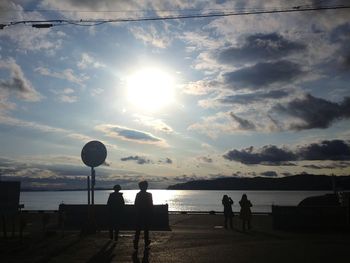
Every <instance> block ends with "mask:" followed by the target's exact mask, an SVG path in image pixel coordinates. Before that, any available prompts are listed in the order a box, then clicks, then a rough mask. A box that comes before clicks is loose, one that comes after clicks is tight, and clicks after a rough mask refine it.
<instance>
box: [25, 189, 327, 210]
mask: <svg viewBox="0 0 350 263" xmlns="http://www.w3.org/2000/svg"><path fill="white" fill-rule="evenodd" d="M110 192H112V191H109V190H103V191H102V190H101V191H95V204H105V203H106V202H107V199H108V195H109V193H110ZM121 192H122V193H123V196H124V200H125V203H126V204H133V202H134V200H135V196H136V193H137V192H138V190H123V191H121ZM150 192H151V193H152V194H153V202H154V204H168V205H169V211H210V210H214V211H222V210H223V207H222V204H221V199H222V196H223V195H224V194H227V195H229V196H230V197H231V198H232V200H233V201H234V205H233V210H234V211H239V205H238V201H239V200H240V198H241V196H242V194H243V193H246V194H247V195H248V198H249V199H250V200H251V201H252V203H253V208H252V209H253V211H255V212H270V211H271V205H273V204H274V205H297V204H298V203H299V202H300V201H301V200H302V199H304V198H305V197H308V196H315V195H321V194H324V193H328V192H326V191H193V190H150ZM61 203H65V204H86V203H87V193H86V192H85V191H52V192H49V191H48V192H21V204H24V208H25V209H26V210H57V209H58V205H59V204H61Z"/></svg>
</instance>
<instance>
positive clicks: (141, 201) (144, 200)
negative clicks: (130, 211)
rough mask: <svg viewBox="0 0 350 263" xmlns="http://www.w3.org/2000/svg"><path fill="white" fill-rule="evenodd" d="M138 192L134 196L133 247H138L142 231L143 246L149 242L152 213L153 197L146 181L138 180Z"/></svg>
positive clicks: (146, 245)
mask: <svg viewBox="0 0 350 263" xmlns="http://www.w3.org/2000/svg"><path fill="white" fill-rule="evenodd" d="M139 188H140V190H141V191H140V192H138V193H137V195H136V198H135V210H136V232H135V238H134V248H135V249H138V246H139V239H140V232H141V230H143V231H144V240H145V248H148V247H149V245H150V244H151V240H150V239H149V226H150V223H151V218H152V213H153V199H152V194H151V193H148V192H147V188H148V182H147V181H142V182H139Z"/></svg>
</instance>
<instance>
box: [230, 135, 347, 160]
mask: <svg viewBox="0 0 350 263" xmlns="http://www.w3.org/2000/svg"><path fill="white" fill-rule="evenodd" d="M223 157H224V158H225V159H227V160H230V161H237V162H241V163H244V164H265V165H270V164H281V163H282V164H283V162H290V161H315V160H333V161H343V160H350V145H349V143H348V142H345V141H342V140H332V141H322V142H319V143H311V144H308V145H303V146H299V147H297V148H296V149H295V150H292V149H288V148H286V147H284V148H278V147H277V146H275V145H267V146H264V147H262V148H260V149H255V148H254V147H249V148H246V149H242V150H236V149H234V150H231V151H229V152H227V153H226V154H225V155H224V156H223Z"/></svg>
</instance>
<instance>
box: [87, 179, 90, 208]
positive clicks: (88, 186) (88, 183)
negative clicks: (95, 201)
mask: <svg viewBox="0 0 350 263" xmlns="http://www.w3.org/2000/svg"><path fill="white" fill-rule="evenodd" d="M87 197H88V205H90V175H88V176H87Z"/></svg>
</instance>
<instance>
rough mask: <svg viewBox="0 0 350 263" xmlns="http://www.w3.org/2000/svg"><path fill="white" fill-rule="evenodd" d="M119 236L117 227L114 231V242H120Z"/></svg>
mask: <svg viewBox="0 0 350 263" xmlns="http://www.w3.org/2000/svg"><path fill="white" fill-rule="evenodd" d="M118 236H119V227H118V226H117V227H116V228H115V229H114V241H118Z"/></svg>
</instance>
